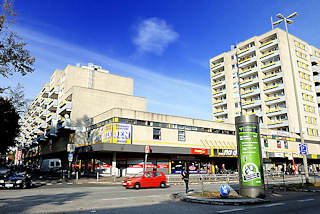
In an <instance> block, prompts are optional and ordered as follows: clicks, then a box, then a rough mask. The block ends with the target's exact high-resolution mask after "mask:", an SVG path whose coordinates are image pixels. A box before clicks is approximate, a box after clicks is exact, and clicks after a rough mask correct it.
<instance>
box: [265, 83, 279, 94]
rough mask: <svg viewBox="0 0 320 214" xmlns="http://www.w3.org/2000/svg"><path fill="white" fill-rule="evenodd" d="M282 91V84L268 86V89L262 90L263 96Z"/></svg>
mask: <svg viewBox="0 0 320 214" xmlns="http://www.w3.org/2000/svg"><path fill="white" fill-rule="evenodd" d="M283 89H284V85H283V83H279V84H276V85H272V86H268V87H266V88H264V89H263V90H264V93H265V94H272V93H274V92H276V91H281V90H283Z"/></svg>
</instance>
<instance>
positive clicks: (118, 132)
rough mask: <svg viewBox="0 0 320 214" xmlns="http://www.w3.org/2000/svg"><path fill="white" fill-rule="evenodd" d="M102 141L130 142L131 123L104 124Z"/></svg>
mask: <svg viewBox="0 0 320 214" xmlns="http://www.w3.org/2000/svg"><path fill="white" fill-rule="evenodd" d="M104 136H105V137H104V140H103V142H104V143H118V144H131V142H132V125H131V124H126V123H109V124H107V125H105V126H104Z"/></svg>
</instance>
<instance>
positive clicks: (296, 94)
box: [272, 12, 309, 183]
mask: <svg viewBox="0 0 320 214" xmlns="http://www.w3.org/2000/svg"><path fill="white" fill-rule="evenodd" d="M297 15H298V13H297V12H294V13H292V14H290V15H289V16H288V17H287V18H286V17H284V16H283V15H282V14H281V13H278V14H277V17H278V18H279V19H280V20H278V21H276V22H273V23H272V25H273V26H277V25H279V24H280V23H281V22H282V21H284V25H285V27H286V35H287V42H288V49H289V56H290V64H291V75H292V79H293V88H294V94H295V98H296V106H297V113H298V122H299V132H300V139H301V144H304V133H303V130H302V122H301V112H300V105H299V101H298V92H297V84H296V79H295V75H294V71H293V62H292V56H291V49H290V43H289V33H288V27H287V23H288V24H292V23H293V21H292V20H291V19H292V18H294V17H296V16H297ZM303 165H304V172H305V176H306V183H309V172H308V163H307V156H306V155H303Z"/></svg>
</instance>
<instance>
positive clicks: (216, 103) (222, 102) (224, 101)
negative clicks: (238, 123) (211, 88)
mask: <svg viewBox="0 0 320 214" xmlns="http://www.w3.org/2000/svg"><path fill="white" fill-rule="evenodd" d="M223 105H227V100H226V99H225V100H218V101H215V102H214V103H213V106H214V107H218V106H223Z"/></svg>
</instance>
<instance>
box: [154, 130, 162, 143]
mask: <svg viewBox="0 0 320 214" xmlns="http://www.w3.org/2000/svg"><path fill="white" fill-rule="evenodd" d="M153 139H154V140H161V129H157V128H154V129H153Z"/></svg>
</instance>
